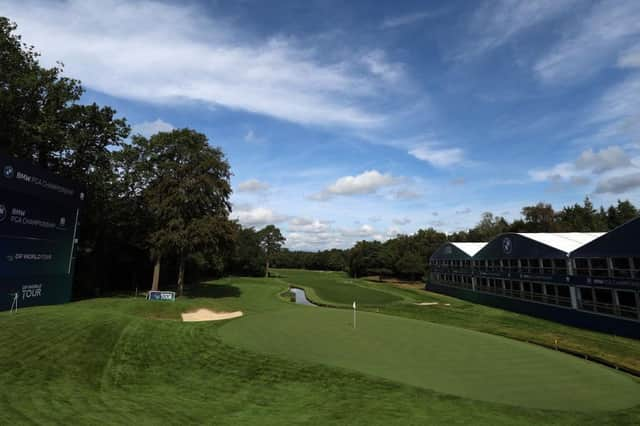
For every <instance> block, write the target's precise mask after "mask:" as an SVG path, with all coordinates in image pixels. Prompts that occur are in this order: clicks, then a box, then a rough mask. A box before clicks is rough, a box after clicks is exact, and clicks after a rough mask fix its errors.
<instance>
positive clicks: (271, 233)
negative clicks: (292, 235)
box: [259, 225, 286, 277]
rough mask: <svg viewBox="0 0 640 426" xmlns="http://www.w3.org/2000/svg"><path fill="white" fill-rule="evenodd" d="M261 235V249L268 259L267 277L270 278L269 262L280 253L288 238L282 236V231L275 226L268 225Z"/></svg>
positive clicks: (261, 231)
mask: <svg viewBox="0 0 640 426" xmlns="http://www.w3.org/2000/svg"><path fill="white" fill-rule="evenodd" d="M259 235H260V247H261V248H262V251H263V252H264V255H265V259H266V271H265V275H266V276H267V277H268V276H269V261H270V260H271V259H273V257H274V256H275V255H276V254H277V253H278V252H279V251H280V249H281V248H282V244H284V242H285V241H286V238H285V237H283V236H282V233H281V232H280V229H278V228H277V227H276V226H275V225H267V226H265V227H264V228H263V229H261V230H260V232H259Z"/></svg>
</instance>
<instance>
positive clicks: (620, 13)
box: [534, 0, 640, 82]
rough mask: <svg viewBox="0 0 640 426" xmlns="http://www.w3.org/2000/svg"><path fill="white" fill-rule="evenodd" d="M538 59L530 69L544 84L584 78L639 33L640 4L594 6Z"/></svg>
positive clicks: (618, 0) (621, 0)
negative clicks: (575, 25)
mask: <svg viewBox="0 0 640 426" xmlns="http://www.w3.org/2000/svg"><path fill="white" fill-rule="evenodd" d="M567 32H568V35H567V36H566V37H565V38H564V39H563V40H562V41H561V42H559V43H558V44H557V45H556V46H554V47H553V48H552V49H550V51H549V52H548V53H547V54H546V55H544V56H543V57H542V58H540V60H538V61H537V62H536V64H535V66H534V70H535V72H536V74H537V75H538V77H539V78H540V79H541V80H543V81H546V82H558V81H560V82H572V81H576V80H580V79H584V78H586V77H588V76H589V75H591V74H593V73H595V72H596V71H598V70H600V69H602V68H605V67H607V66H610V65H611V64H612V62H613V61H614V58H615V57H616V55H617V54H618V52H619V51H620V49H623V48H625V47H626V46H628V44H629V41H630V40H632V39H633V38H632V37H634V36H637V35H638V34H640V2H638V1H637V0H612V1H603V2H600V3H597V4H595V5H594V6H593V7H592V8H591V10H590V11H589V14H588V15H587V16H586V17H585V18H583V19H580V21H579V25H578V26H577V27H576V28H574V29H570V30H568V31H567Z"/></svg>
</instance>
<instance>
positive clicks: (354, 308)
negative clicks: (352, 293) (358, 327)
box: [353, 300, 356, 311]
mask: <svg viewBox="0 0 640 426" xmlns="http://www.w3.org/2000/svg"><path fill="white" fill-rule="evenodd" d="M353 310H354V311H355V310H356V301H355V300H354V301H353Z"/></svg>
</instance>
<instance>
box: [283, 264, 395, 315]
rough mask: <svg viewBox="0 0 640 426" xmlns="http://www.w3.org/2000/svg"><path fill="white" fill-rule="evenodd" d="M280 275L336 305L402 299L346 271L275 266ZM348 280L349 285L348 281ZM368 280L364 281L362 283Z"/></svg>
mask: <svg viewBox="0 0 640 426" xmlns="http://www.w3.org/2000/svg"><path fill="white" fill-rule="evenodd" d="M275 271H276V273H277V275H278V277H279V279H280V280H281V281H283V282H285V283H288V284H290V285H292V286H296V287H301V288H304V289H305V290H306V292H307V295H308V297H309V298H311V299H313V300H314V301H315V302H318V303H323V304H330V305H334V306H351V304H352V303H353V302H354V301H357V303H358V304H360V305H370V306H382V305H386V304H389V303H393V302H398V301H400V300H402V297H400V296H398V295H397V294H394V293H390V292H388V291H385V290H384V289H373V288H370V287H368V286H366V284H365V282H364V281H362V280H353V279H350V278H349V277H348V276H347V275H345V274H344V273H343V272H331V271H326V272H325V271H304V270H299V269H276V270H275ZM345 284H346V285H345ZM363 284H365V285H363Z"/></svg>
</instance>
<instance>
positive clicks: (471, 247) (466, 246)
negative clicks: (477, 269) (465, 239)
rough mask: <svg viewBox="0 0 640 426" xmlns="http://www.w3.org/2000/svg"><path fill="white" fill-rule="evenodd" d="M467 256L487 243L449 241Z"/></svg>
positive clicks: (473, 253) (472, 254) (473, 254)
mask: <svg viewBox="0 0 640 426" xmlns="http://www.w3.org/2000/svg"><path fill="white" fill-rule="evenodd" d="M451 244H453V245H454V246H456V247H457V248H459V249H460V250H462V251H463V252H465V253H467V254H468V255H469V256H471V257H473V256H475V254H476V253H477V252H479V251H480V250H482V248H483V247H484V246H486V245H487V243H451Z"/></svg>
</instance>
